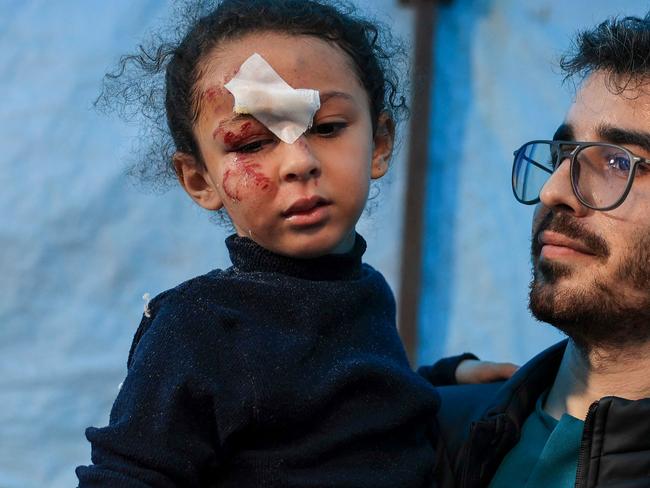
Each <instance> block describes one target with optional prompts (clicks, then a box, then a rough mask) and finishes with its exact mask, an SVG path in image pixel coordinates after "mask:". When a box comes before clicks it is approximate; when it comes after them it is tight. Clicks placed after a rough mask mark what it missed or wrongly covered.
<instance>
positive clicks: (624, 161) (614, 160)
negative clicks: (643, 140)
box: [607, 154, 630, 171]
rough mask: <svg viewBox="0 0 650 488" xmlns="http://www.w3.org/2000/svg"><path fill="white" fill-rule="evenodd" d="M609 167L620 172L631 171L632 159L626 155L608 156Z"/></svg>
mask: <svg viewBox="0 0 650 488" xmlns="http://www.w3.org/2000/svg"><path fill="white" fill-rule="evenodd" d="M607 159H608V161H607V166H609V167H610V168H612V169H616V170H618V171H630V159H629V158H628V157H627V156H626V155H625V154H612V155H610V156H608V158H607Z"/></svg>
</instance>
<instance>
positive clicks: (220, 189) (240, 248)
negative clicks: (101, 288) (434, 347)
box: [77, 0, 437, 488]
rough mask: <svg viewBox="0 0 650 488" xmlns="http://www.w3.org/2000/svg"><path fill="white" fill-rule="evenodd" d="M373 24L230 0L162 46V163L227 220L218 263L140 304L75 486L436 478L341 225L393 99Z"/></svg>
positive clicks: (287, 5) (381, 310)
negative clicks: (116, 383) (123, 362)
mask: <svg viewBox="0 0 650 488" xmlns="http://www.w3.org/2000/svg"><path fill="white" fill-rule="evenodd" d="M376 34H377V30H376V28H375V27H374V26H373V25H372V24H371V23H369V22H366V21H363V20H359V19H357V18H355V17H354V16H352V15H351V14H345V13H342V12H341V11H340V10H337V9H335V8H333V7H331V6H328V5H326V4H322V3H320V2H317V1H312V0H269V1H258V0H253V1H251V0H246V1H240V0H225V1H223V2H222V3H221V4H220V5H219V6H218V7H217V8H216V9H215V10H214V11H212V12H211V13H210V14H209V15H207V16H205V17H203V18H201V19H200V20H199V21H198V22H197V23H196V24H195V25H193V26H192V28H191V29H190V30H189V32H188V33H187V34H186V35H185V37H184V39H183V40H182V42H181V43H180V44H179V45H178V46H175V47H174V48H173V53H172V55H171V58H170V59H169V62H168V63H167V64H166V68H163V69H166V74H165V80H166V87H165V88H166V99H165V107H166V116H167V122H168V124H169V130H170V132H171V135H172V137H173V142H174V147H175V151H174V153H173V157H172V158H171V163H172V164H173V169H174V171H175V174H176V175H177V178H178V181H179V182H180V184H181V185H182V187H183V188H184V189H185V190H186V192H187V193H188V194H189V196H190V197H191V198H192V199H193V200H194V201H195V202H196V203H198V204H199V205H200V206H201V207H203V208H205V209H208V210H210V211H217V210H219V209H221V208H224V209H225V210H226V212H227V213H228V216H229V218H230V219H231V221H232V224H233V226H234V228H235V230H236V235H233V236H231V237H229V238H228V239H227V240H226V245H227V247H228V251H229V253H230V257H231V260H232V263H233V266H232V267H230V268H228V269H226V270H215V271H212V272H210V273H208V274H206V275H203V276H199V277H197V278H194V279H192V280H190V281H187V282H185V283H182V284H181V285H179V286H177V287H176V288H174V289H171V290H168V291H166V292H164V293H162V294H160V295H159V296H157V297H156V298H154V299H153V300H152V301H151V302H150V303H149V304H148V307H147V309H146V310H145V316H144V317H143V319H142V322H141V324H140V327H139V329H138V331H137V333H136V336H135V339H134V341H133V345H132V347H131V351H130V353H129V359H128V375H127V377H126V379H125V381H124V383H123V386H122V388H121V391H120V393H119V395H118V397H117V399H116V401H115V404H114V406H113V409H112V412H111V416H110V422H109V425H108V426H107V427H104V428H99V429H97V428H89V429H88V431H87V437H88V439H89V440H90V442H91V443H92V460H93V463H94V464H93V465H91V466H88V467H79V468H77V475H78V477H79V480H80V486H82V487H89V486H120V487H121V486H125V487H144V486H155V487H171V486H178V487H205V486H223V487H238V488H240V487H245V486H251V487H262V486H268V487H275V486H278V487H290V486H293V487H309V486H313V487H317V486H318V487H323V486H340V487H344V486H345V487H363V486H367V487H373V488H379V487H391V488H393V487H419V486H428V485H429V484H430V483H431V477H432V471H433V468H434V459H435V453H434V451H433V449H432V447H431V442H430V439H429V438H428V435H429V434H428V425H429V424H430V422H431V420H432V418H433V416H434V414H435V411H436V405H437V399H436V398H437V397H436V393H435V390H434V389H433V388H432V387H431V385H430V384H429V383H428V382H427V381H425V380H424V379H423V378H422V377H420V376H419V375H417V374H415V373H413V372H412V370H411V369H410V368H409V364H408V362H407V359H406V356H405V354H404V351H403V348H402V345H401V343H400V340H399V337H398V335H397V331H396V329H395V304H394V300H393V295H392V293H391V291H390V289H389V287H388V285H387V284H386V282H385V280H384V278H383V277H382V276H381V274H379V273H378V272H377V271H375V270H374V269H373V268H371V267H370V266H368V265H366V264H362V262H361V258H362V255H363V253H364V251H365V248H366V244H365V242H364V240H363V238H362V237H361V236H360V235H358V234H357V233H356V232H355V225H356V223H357V221H358V219H359V217H360V215H361V213H362V211H363V208H364V205H365V203H366V199H367V196H368V189H369V184H370V181H371V180H373V179H378V178H380V177H382V176H383V175H384V174H385V173H386V171H387V169H388V163H389V159H390V156H391V150H392V147H393V135H394V130H393V122H392V116H391V113H392V111H393V109H395V108H396V106H397V105H398V104H395V103H394V100H395V96H394V88H395V86H394V85H393V84H391V82H390V81H389V80H387V79H386V77H385V75H384V71H383V70H384V68H383V67H382V63H383V62H384V61H385V60H386V59H385V58H382V55H383V51H382V48H381V46H380V45H379V43H378V42H377V38H376ZM156 56H157V57H156ZM130 59H135V58H134V57H133V58H130ZM141 59H142V58H141ZM145 61H146V60H145ZM149 61H150V62H151V64H152V65H155V64H156V63H158V68H160V66H163V67H164V63H163V61H165V53H164V52H163V50H158V51H157V53H156V54H154V55H152V57H151V58H150V60H149ZM142 62H144V61H142Z"/></svg>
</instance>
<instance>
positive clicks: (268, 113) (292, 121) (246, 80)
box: [224, 53, 320, 144]
mask: <svg viewBox="0 0 650 488" xmlns="http://www.w3.org/2000/svg"><path fill="white" fill-rule="evenodd" d="M224 86H225V87H226V89H227V90H228V91H229V92H230V93H232V95H233V96H234V97H235V107H234V109H233V111H234V112H235V113H238V114H250V115H252V116H253V117H255V118H256V119H257V120H259V121H260V122H261V123H262V124H264V125H265V126H266V127H268V129H269V130H270V131H271V132H273V134H275V135H276V136H277V137H278V138H280V140H281V141H283V142H286V143H287V144H293V143H294V142H296V140H297V139H298V138H299V137H300V136H301V135H302V134H304V133H305V131H306V130H307V129H309V128H310V127H311V124H312V122H313V120H314V114H315V113H316V111H317V110H318V109H319V108H320V97H319V94H318V90H308V89H304V88H298V89H296V88H293V87H292V86H291V85H289V84H288V83H287V82H286V81H284V80H283V79H282V78H281V77H280V75H279V74H277V73H276V72H275V70H274V69H273V68H272V67H271V65H270V64H269V63H267V62H266V60H265V59H264V58H263V57H262V56H260V55H259V54H257V53H255V54H253V55H252V56H251V57H249V58H248V59H247V60H246V61H244V63H243V64H242V65H241V66H240V67H239V71H238V72H237V74H236V75H235V76H234V77H233V79H231V80H230V81H229V82H228V83H226V84H225V85H224Z"/></svg>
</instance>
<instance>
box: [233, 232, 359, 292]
mask: <svg viewBox="0 0 650 488" xmlns="http://www.w3.org/2000/svg"><path fill="white" fill-rule="evenodd" d="M226 247H227V248H228V252H229V254H230V260H231V261H232V264H233V266H234V268H235V269H236V270H237V271H243V272H256V271H257V272H267V273H280V274H284V275H289V276H293V277H295V278H302V279H308V280H315V281H321V280H322V281H326V280H353V279H356V278H359V277H360V276H361V257H362V256H363V253H364V252H365V251H366V241H365V240H364V239H363V237H361V236H360V235H359V234H356V238H355V240H354V247H353V248H352V250H351V251H350V252H347V253H345V254H328V255H326V256H320V257H317V258H309V259H300V258H291V257H288V256H282V255H280V254H275V253H273V252H271V251H269V250H267V249H264V248H263V247H262V246H260V245H259V244H257V243H256V242H255V241H253V240H252V239H249V238H248V237H241V236H238V235H236V234H233V235H231V236H229V237H228V238H226Z"/></svg>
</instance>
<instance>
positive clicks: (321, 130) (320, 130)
mask: <svg viewBox="0 0 650 488" xmlns="http://www.w3.org/2000/svg"><path fill="white" fill-rule="evenodd" d="M347 125H348V124H347V123H346V122H325V123H322V124H315V125H314V126H313V127H312V128H311V130H310V132H311V133H312V134H317V135H319V136H323V137H333V136H335V135H337V134H338V133H339V132H341V131H342V130H343V129H345V128H346V127H347Z"/></svg>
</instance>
